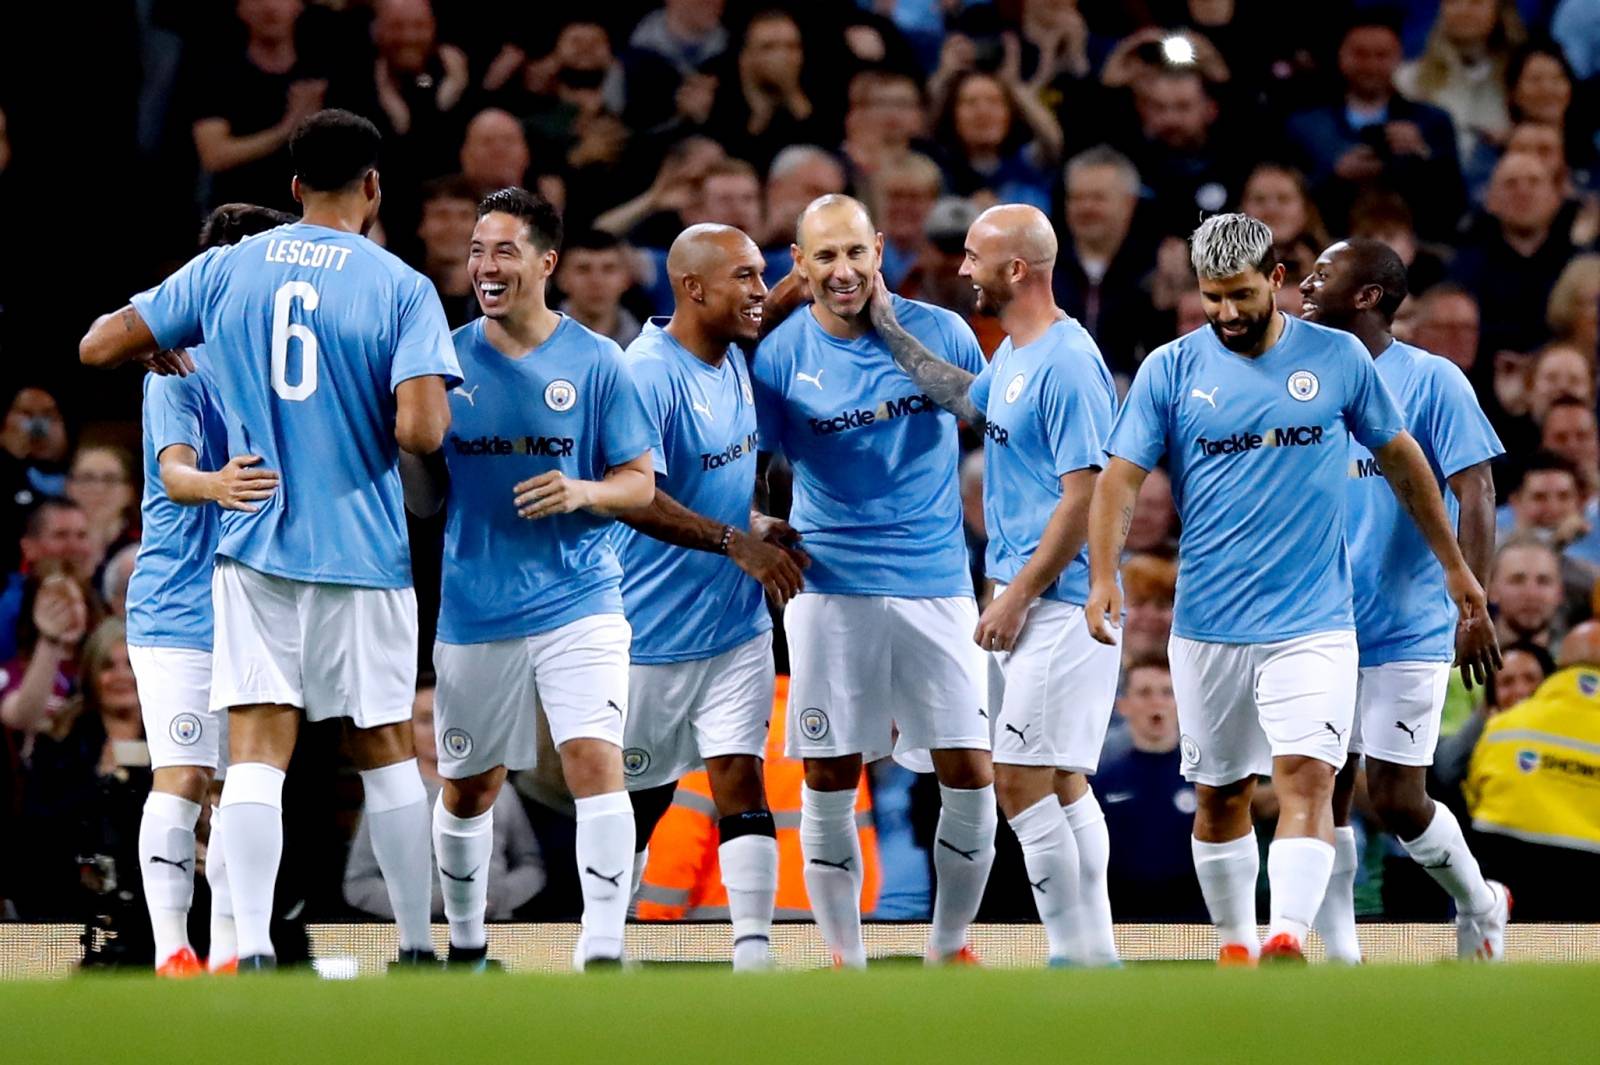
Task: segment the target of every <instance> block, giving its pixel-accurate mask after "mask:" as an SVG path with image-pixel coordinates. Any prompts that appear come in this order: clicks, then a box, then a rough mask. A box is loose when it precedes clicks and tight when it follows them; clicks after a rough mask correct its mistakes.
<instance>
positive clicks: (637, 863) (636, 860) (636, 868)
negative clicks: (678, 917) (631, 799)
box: [628, 828, 650, 913]
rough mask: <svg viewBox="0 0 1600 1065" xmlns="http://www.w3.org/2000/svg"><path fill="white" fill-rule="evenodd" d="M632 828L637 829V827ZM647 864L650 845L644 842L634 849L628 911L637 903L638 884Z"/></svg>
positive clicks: (642, 880)
mask: <svg viewBox="0 0 1600 1065" xmlns="http://www.w3.org/2000/svg"><path fill="white" fill-rule="evenodd" d="M634 830H635V831H638V829H637V828H635V829H634ZM649 864H650V846H649V844H646V845H645V846H644V848H643V849H642V850H638V851H635V852H634V854H633V886H632V887H631V888H630V889H629V890H628V912H630V913H631V912H633V908H634V907H635V906H636V905H637V904H638V901H639V885H641V884H643V883H644V868H645V866H647V865H649Z"/></svg>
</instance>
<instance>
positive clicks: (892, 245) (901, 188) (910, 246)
mask: <svg viewBox="0 0 1600 1065" xmlns="http://www.w3.org/2000/svg"><path fill="white" fill-rule="evenodd" d="M943 186H944V179H943V177H942V176H941V175H940V173H939V164H937V163H935V162H934V161H933V160H932V159H929V158H928V157H927V156H926V155H923V154H921V153H920V152H904V153H902V154H900V155H898V156H895V157H894V158H892V159H890V160H889V161H888V162H886V163H884V164H883V165H882V166H881V167H879V169H878V172H877V175H876V177H875V178H874V179H873V181H872V199H873V208H872V217H873V218H874V219H875V220H876V221H877V223H878V227H879V229H881V230H882V232H883V266H882V270H883V279H884V280H885V281H887V282H888V283H889V287H890V288H892V289H896V290H898V289H899V288H900V285H901V284H902V283H903V282H904V281H905V279H906V275H907V274H909V273H910V272H911V268H912V267H913V266H915V265H916V263H917V260H918V259H920V258H922V257H923V256H924V255H926V254H927V252H928V234H927V228H926V227H927V224H928V214H929V213H930V212H931V211H932V210H933V205H934V204H935V203H937V202H938V201H939V193H940V192H941V191H943ZM785 272H787V271H785Z"/></svg>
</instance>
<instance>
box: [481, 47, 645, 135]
mask: <svg viewBox="0 0 1600 1065" xmlns="http://www.w3.org/2000/svg"><path fill="white" fill-rule="evenodd" d="M624 87H625V75H624V73H623V67H622V63H621V62H620V61H619V60H618V59H617V57H616V53H615V52H614V51H613V49H612V47H611V34H610V33H608V32H607V31H606V28H605V27H604V26H602V25H601V24H600V23H598V22H591V21H587V20H585V19H584V18H582V17H577V18H575V19H574V20H573V21H571V22H568V23H567V24H566V25H565V26H563V27H561V30H560V32H559V33H557V34H556V40H555V46H554V47H553V48H551V49H550V54H549V55H547V56H545V57H544V58H543V59H539V60H536V61H534V62H531V63H528V64H527V65H526V66H525V67H524V68H523V88H524V89H525V91H526V92H528V93H529V94H531V98H530V99H528V100H526V101H525V102H523V103H522V104H521V105H520V106H513V105H512V103H511V102H510V101H514V100H515V99H516V93H515V92H513V93H510V94H509V95H508V96H507V100H508V102H507V104H506V109H507V110H509V111H514V112H516V113H517V114H526V115H528V116H529V124H530V125H531V126H532V127H533V129H534V130H535V131H536V134H535V135H536V139H539V140H548V141H561V140H565V139H566V137H567V135H568V134H569V133H570V130H571V126H572V123H573V121H574V119H575V118H576V117H577V116H579V115H588V114H594V113H596V112H599V111H605V112H608V113H610V114H612V115H621V114H622V113H623V110H624V108H625V107H626V96H625V93H624Z"/></svg>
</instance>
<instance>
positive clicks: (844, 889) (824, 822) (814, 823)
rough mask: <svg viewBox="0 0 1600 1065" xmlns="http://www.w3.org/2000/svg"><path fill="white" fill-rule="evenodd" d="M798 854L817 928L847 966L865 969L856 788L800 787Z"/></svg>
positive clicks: (865, 949)
mask: <svg viewBox="0 0 1600 1065" xmlns="http://www.w3.org/2000/svg"><path fill="white" fill-rule="evenodd" d="M800 855H801V857H803V858H804V859H805V862H806V866H805V880H806V896H807V897H808V898H809V899H810V900H811V913H812V915H813V916H814V917H815V918H816V922H817V930H818V931H820V932H821V933H822V938H823V940H824V941H825V942H826V943H827V944H828V948H829V949H830V950H832V951H833V952H834V953H835V954H837V955H838V956H839V960H840V961H841V962H842V963H843V964H844V966H845V967H846V968H850V969H864V968H866V965H867V948H866V945H865V944H864V943H863V942H862V940H861V882H862V876H863V875H864V874H863V871H862V869H861V837H860V836H859V835H857V834H856V790H855V789H854V788H851V789H850V790H848V791H812V790H811V788H810V787H809V786H807V785H804V784H802V785H801V786H800Z"/></svg>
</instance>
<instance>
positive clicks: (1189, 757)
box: [1179, 736, 1200, 765]
mask: <svg viewBox="0 0 1600 1065" xmlns="http://www.w3.org/2000/svg"><path fill="white" fill-rule="evenodd" d="M1179 747H1180V748H1181V749H1182V751H1183V764H1184V765H1199V764H1200V745H1199V744H1198V743H1196V742H1195V741H1194V737H1193V736H1185V737H1183V742H1182V743H1181V744H1179Z"/></svg>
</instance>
